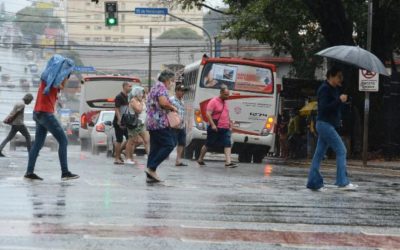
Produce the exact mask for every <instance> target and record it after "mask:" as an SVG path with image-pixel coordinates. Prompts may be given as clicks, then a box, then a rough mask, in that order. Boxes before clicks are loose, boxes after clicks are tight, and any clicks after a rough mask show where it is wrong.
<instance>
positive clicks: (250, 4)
mask: <svg viewBox="0 0 400 250" xmlns="http://www.w3.org/2000/svg"><path fill="white" fill-rule="evenodd" d="M179 2H180V3H181V4H182V6H183V7H184V8H193V7H195V6H196V5H197V6H201V5H202V4H203V2H204V0H179ZM224 2H225V3H227V4H228V5H229V8H228V10H227V11H226V14H227V15H230V16H232V18H231V19H230V21H228V24H227V25H226V27H225V28H226V31H227V34H228V36H230V37H233V38H237V37H243V38H253V39H256V40H258V41H260V42H265V43H269V44H270V45H271V46H272V48H273V49H274V51H275V53H276V54H279V53H281V52H288V53H289V54H290V55H291V56H292V57H293V59H294V62H293V65H292V66H293V68H294V71H295V76H297V77H312V76H313V72H314V71H313V70H314V69H315V67H317V66H318V65H319V62H320V61H315V60H316V59H315V57H314V56H313V54H314V52H316V51H318V50H319V49H322V48H325V47H330V46H334V45H344V44H345V45H358V46H360V47H364V48H365V47H366V38H367V18H368V12H367V9H368V2H367V1H366V0H225V1H224ZM373 5H374V6H373V9H374V12H373V32H372V34H373V36H372V52H373V53H374V54H376V55H377V56H378V57H379V58H380V59H381V61H382V62H388V61H389V62H390V61H392V62H393V60H392V59H393V53H394V52H400V30H399V29H397V27H399V26H400V15H399V14H398V13H400V1H396V0H374V1H373ZM347 68H349V67H347ZM392 68H395V67H392ZM395 74H397V72H395ZM345 75H346V79H347V83H348V84H347V85H348V86H347V87H348V89H347V91H348V92H349V93H350V95H351V96H353V102H354V103H355V105H356V106H357V107H358V109H359V110H363V100H364V97H363V93H360V92H359V91H358V89H357V88H358V86H357V84H356V83H357V69H355V68H353V69H350V68H349V69H348V70H346V72H345ZM349 83H350V84H349ZM380 89H381V90H380V92H379V93H376V94H373V95H372V96H371V115H370V117H371V122H370V124H371V125H372V128H371V131H374V133H370V135H369V136H370V142H371V143H370V145H375V146H377V147H379V146H381V145H382V143H384V141H383V139H384V138H385V137H384V136H382V134H383V133H384V129H383V119H382V114H383V112H382V107H383V98H382V96H383V90H382V88H380Z"/></svg>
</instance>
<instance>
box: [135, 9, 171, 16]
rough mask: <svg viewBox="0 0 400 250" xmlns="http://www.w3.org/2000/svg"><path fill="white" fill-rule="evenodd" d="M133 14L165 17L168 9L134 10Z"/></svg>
mask: <svg viewBox="0 0 400 250" xmlns="http://www.w3.org/2000/svg"><path fill="white" fill-rule="evenodd" d="M135 14H141V15H164V16H165V15H167V14H168V8H135Z"/></svg>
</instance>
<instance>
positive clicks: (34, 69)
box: [28, 63, 39, 73]
mask: <svg viewBox="0 0 400 250" xmlns="http://www.w3.org/2000/svg"><path fill="white" fill-rule="evenodd" d="M28 68H29V71H30V72H31V73H37V72H38V71H39V68H38V65H37V64H36V63H30V64H28Z"/></svg>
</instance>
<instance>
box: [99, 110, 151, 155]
mask: <svg viewBox="0 0 400 250" xmlns="http://www.w3.org/2000/svg"><path fill="white" fill-rule="evenodd" d="M141 118H142V119H143V120H145V119H146V116H145V115H144V116H143V117H141ZM105 126H106V128H107V129H106V134H107V146H106V153H107V157H114V154H115V148H114V143H115V130H114V126H113V125H112V122H105ZM123 139H124V140H125V137H123ZM124 150H125V148H122V154H125V152H124ZM135 153H136V154H137V155H144V154H146V150H145V149H144V145H143V142H142V140H141V139H140V138H139V145H137V146H136V148H135Z"/></svg>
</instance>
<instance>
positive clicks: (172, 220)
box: [0, 146, 400, 249]
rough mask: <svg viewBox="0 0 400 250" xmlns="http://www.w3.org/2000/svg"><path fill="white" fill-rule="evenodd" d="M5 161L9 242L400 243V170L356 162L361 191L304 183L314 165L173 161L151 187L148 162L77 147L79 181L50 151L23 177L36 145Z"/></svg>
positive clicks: (181, 245)
mask: <svg viewBox="0 0 400 250" xmlns="http://www.w3.org/2000/svg"><path fill="white" fill-rule="evenodd" d="M5 153H6V154H7V156H8V157H7V158H0V169H1V170H2V171H0V197H1V206H0V249H299V248H301V249H400V229H399V225H400V216H399V215H400V206H399V205H400V199H399V196H400V192H399V191H400V181H399V175H400V171H393V170H392V171H389V172H386V171H384V170H382V169H368V170H366V169H363V168H350V169H349V174H350V179H351V181H352V182H354V183H356V184H358V185H360V187H359V188H358V189H357V190H356V191H342V190H339V189H337V188H336V187H334V186H333V185H330V184H331V183H333V182H334V176H335V169H334V168H333V167H330V166H326V167H323V169H322V173H323V175H324V177H325V180H326V183H327V184H328V185H327V187H328V188H327V191H325V192H313V191H310V190H308V189H306V188H305V183H306V176H307V171H308V168H307V166H302V165H299V166H295V165H291V166H287V165H279V164H270V163H268V162H267V161H266V160H265V161H264V163H263V164H240V166H239V167H238V168H235V169H226V168H224V166H223V161H222V160H221V159H222V158H221V157H222V156H221V155H208V156H209V157H208V161H206V163H207V166H205V167H199V166H198V165H197V164H196V163H195V162H192V161H187V163H189V166H188V167H175V166H174V155H173V154H172V155H171V157H170V160H168V161H166V162H164V163H163V164H162V166H161V167H160V169H159V175H160V177H161V178H162V179H164V180H165V181H164V182H163V183H162V184H146V183H145V175H144V172H143V170H144V168H145V162H146V159H145V158H144V157H143V156H139V157H137V161H138V162H137V164H136V165H135V166H128V165H124V166H117V165H113V161H112V159H111V158H106V156H105V155H104V154H100V155H99V156H92V155H91V154H90V153H88V152H80V151H79V147H78V146H70V148H69V165H70V170H71V171H72V172H73V173H76V174H79V175H80V176H81V178H80V179H76V180H69V181H61V173H60V167H59V163H58V157H57V152H51V151H50V150H49V149H43V150H42V151H41V152H40V156H39V158H38V161H37V165H36V171H35V172H36V173H37V174H38V175H39V176H41V177H43V178H44V181H27V180H24V179H23V178H22V176H23V174H24V171H25V167H26V162H27V152H25V149H24V148H18V149H17V151H15V152H8V151H5Z"/></svg>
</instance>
